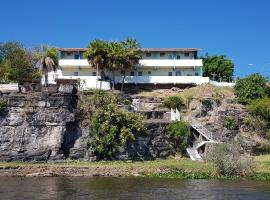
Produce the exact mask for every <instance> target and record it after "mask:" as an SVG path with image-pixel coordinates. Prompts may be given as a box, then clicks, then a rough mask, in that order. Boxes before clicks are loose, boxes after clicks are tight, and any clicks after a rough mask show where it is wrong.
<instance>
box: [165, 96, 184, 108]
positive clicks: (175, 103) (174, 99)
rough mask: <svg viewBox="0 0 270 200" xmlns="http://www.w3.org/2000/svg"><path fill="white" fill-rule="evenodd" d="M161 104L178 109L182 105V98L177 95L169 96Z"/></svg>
mask: <svg viewBox="0 0 270 200" xmlns="http://www.w3.org/2000/svg"><path fill="white" fill-rule="evenodd" d="M163 105H164V106H165V107H166V108H169V109H171V108H173V109H175V108H177V109H178V110H180V109H181V106H182V105H183V99H182V98H181V97H179V96H169V97H167V98H166V99H165V100H164V101H163Z"/></svg>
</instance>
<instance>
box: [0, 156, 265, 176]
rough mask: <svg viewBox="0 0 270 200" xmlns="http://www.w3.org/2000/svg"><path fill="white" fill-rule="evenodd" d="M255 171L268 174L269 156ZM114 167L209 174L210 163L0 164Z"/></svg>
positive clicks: (257, 159) (11, 164)
mask: <svg viewBox="0 0 270 200" xmlns="http://www.w3.org/2000/svg"><path fill="white" fill-rule="evenodd" d="M254 161H255V171H256V172H263V173H270V155H261V156H255V157H254ZM32 166H36V167H42V166H49V167H74V168H76V167H86V168H87V167H100V168H102V167H114V168H119V169H121V168H140V169H142V171H146V172H147V171H149V172H151V171H157V170H158V169H168V170H177V171H178V170H179V171H185V172H211V163H207V162H196V161H192V160H190V159H187V158H180V159H179V160H176V159H166V160H154V161H144V162H130V161H127V162H125V161H100V162H83V161H66V162H63V163H27V162H0V167H22V168H23V167H32Z"/></svg>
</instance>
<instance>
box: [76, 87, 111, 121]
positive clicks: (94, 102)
mask: <svg viewBox="0 0 270 200" xmlns="http://www.w3.org/2000/svg"><path fill="white" fill-rule="evenodd" d="M109 104H116V97H115V96H114V95H113V94H111V93H109V92H107V91H104V90H97V89H91V90H88V91H84V93H82V94H81V95H80V96H79V101H78V108H79V109H80V110H81V113H82V118H83V119H82V122H83V125H85V126H87V125H89V124H90V123H91V120H92V117H93V115H94V113H95V111H96V110H97V109H98V108H100V109H106V108H107V105H109Z"/></svg>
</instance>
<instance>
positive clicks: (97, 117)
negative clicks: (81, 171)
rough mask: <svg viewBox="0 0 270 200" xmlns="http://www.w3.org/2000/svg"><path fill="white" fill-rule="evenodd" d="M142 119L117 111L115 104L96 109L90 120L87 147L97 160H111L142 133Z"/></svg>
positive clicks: (132, 114)
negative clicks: (90, 126) (90, 125)
mask: <svg viewBox="0 0 270 200" xmlns="http://www.w3.org/2000/svg"><path fill="white" fill-rule="evenodd" d="M143 130H144V127H143V125H142V118H141V117H140V116H139V115H136V114H134V113H129V112H126V111H124V110H122V109H119V108H118V107H117V105H116V104H109V105H107V106H106V109H104V108H98V109H97V110H96V111H95V114H94V116H93V119H92V128H91V134H90V137H89V140H88V147H89V148H90V149H91V151H92V152H93V153H95V155H97V157H98V159H99V160H100V159H113V158H115V156H116V155H117V153H118V152H119V148H120V147H122V146H123V145H125V144H126V143H127V142H128V141H134V140H135V135H136V134H138V133H139V132H140V131H143Z"/></svg>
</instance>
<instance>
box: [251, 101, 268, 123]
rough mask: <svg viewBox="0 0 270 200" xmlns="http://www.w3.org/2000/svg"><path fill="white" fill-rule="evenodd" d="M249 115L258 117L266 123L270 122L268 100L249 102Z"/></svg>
mask: <svg viewBox="0 0 270 200" xmlns="http://www.w3.org/2000/svg"><path fill="white" fill-rule="evenodd" d="M248 110H249V111H250V112H251V114H253V115H256V116H260V117H262V118H264V119H265V120H267V121H270V98H263V99H257V100H254V101H252V102H251V104H250V105H249V106H248Z"/></svg>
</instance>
